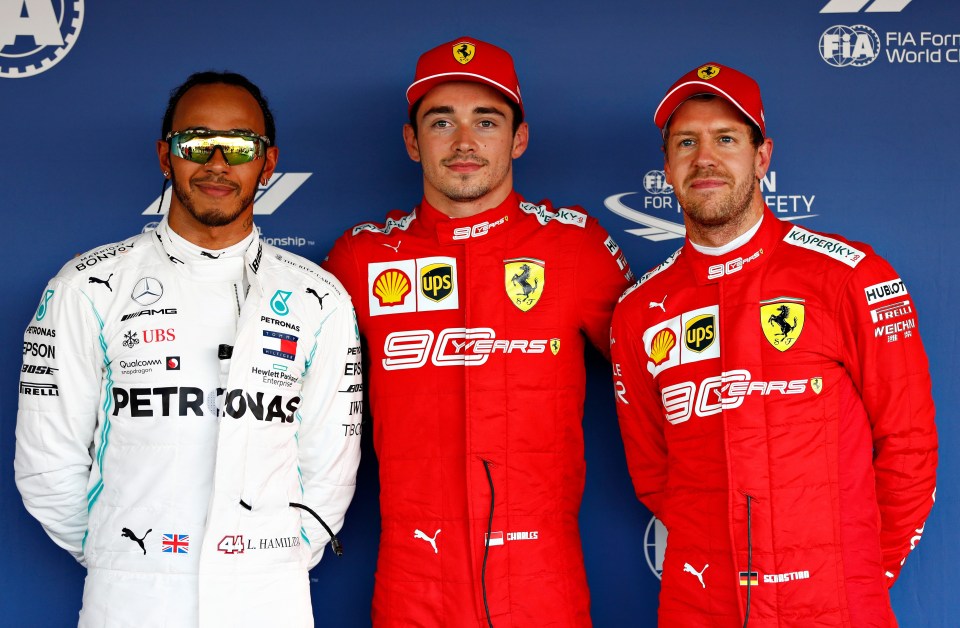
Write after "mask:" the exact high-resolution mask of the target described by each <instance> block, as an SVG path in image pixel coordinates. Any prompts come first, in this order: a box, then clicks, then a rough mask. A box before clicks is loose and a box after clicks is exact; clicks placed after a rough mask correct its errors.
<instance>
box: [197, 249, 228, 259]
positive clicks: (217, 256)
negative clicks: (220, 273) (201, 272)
mask: <svg viewBox="0 0 960 628" xmlns="http://www.w3.org/2000/svg"><path fill="white" fill-rule="evenodd" d="M200 255H203V256H204V257H209V258H210V259H217V258H219V257H220V256H221V255H223V253H222V252H220V253H217V254H216V255H214V254H213V253H207V252H206V251H200Z"/></svg>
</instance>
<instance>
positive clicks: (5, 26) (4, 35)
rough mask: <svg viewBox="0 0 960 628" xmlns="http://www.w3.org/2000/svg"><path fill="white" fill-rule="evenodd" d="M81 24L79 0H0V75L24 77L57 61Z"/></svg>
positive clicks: (51, 65) (46, 68)
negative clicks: (56, 0) (55, 0)
mask: <svg viewBox="0 0 960 628" xmlns="http://www.w3.org/2000/svg"><path fill="white" fill-rule="evenodd" d="M81 26H83V0H66V1H64V0H61V1H60V2H54V1H53V0H0V78H26V77H28V76H34V75H36V74H40V73H41V72H46V71H47V70H49V69H50V68H52V67H53V66H55V65H56V64H57V63H59V62H60V61H61V60H62V59H63V58H64V57H65V56H67V53H69V52H70V49H71V48H73V44H75V43H76V41H77V37H78V36H79V35H80V27H81Z"/></svg>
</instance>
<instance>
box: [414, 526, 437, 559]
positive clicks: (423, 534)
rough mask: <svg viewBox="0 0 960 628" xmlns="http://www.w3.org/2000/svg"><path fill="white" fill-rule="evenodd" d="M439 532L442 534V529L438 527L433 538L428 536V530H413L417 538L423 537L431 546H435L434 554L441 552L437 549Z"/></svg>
mask: <svg viewBox="0 0 960 628" xmlns="http://www.w3.org/2000/svg"><path fill="white" fill-rule="evenodd" d="M438 534H440V530H439V529H437V531H436V532H435V533H434V534H433V538H430V537H429V536H427V533H426V532H421V531H420V530H414V531H413V538H415V539H422V540H424V541H426V542H427V543H429V544H430V546H431V547H433V553H434V554H438V553H439V552H438V551H437V535H438Z"/></svg>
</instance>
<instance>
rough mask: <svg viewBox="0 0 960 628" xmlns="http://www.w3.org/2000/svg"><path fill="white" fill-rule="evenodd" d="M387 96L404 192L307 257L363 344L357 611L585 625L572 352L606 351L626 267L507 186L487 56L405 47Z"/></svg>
mask: <svg viewBox="0 0 960 628" xmlns="http://www.w3.org/2000/svg"><path fill="white" fill-rule="evenodd" d="M407 102H408V103H409V107H408V114H409V116H410V124H408V125H406V126H405V127H404V129H403V131H404V138H405V140H406V147H407V153H408V155H409V156H410V158H411V159H413V160H414V161H416V162H418V163H420V165H421V167H422V169H423V200H422V202H421V203H420V205H419V206H417V207H416V208H415V209H414V210H413V211H412V212H410V213H406V214H404V213H401V212H392V213H390V214H389V215H388V216H387V219H386V221H385V223H383V224H372V223H367V224H361V225H358V226H356V227H354V228H353V229H351V230H350V231H348V232H347V233H346V234H345V235H344V236H343V237H341V238H340V239H339V240H338V241H337V243H336V244H335V245H334V248H333V250H332V251H331V252H330V255H329V258H328V260H327V261H326V263H325V265H326V267H327V268H328V269H330V270H331V271H332V272H333V273H334V274H335V275H336V276H337V277H338V278H339V279H340V280H341V281H343V283H344V286H346V288H347V290H349V291H350V293H351V294H352V295H353V298H354V304H355V305H356V307H357V315H358V318H359V320H360V329H361V331H362V333H363V334H364V336H365V337H366V341H367V350H368V353H369V354H370V355H371V358H370V369H369V372H370V400H371V404H372V415H373V442H374V446H375V448H376V452H377V456H378V458H379V462H380V511H381V515H382V532H381V536H380V553H379V560H378V565H377V575H376V586H375V590H374V599H373V620H374V623H375V624H376V625H377V626H385V625H403V626H408V625H417V626H469V625H472V626H477V625H484V626H486V625H490V624H492V625H495V626H584V625H588V624H589V623H590V600H589V592H588V590H587V581H586V574H585V572H584V566H583V554H582V550H581V547H580V534H579V529H578V525H577V516H578V511H579V508H580V499H581V496H582V493H583V483H584V473H585V468H584V459H583V431H582V428H581V421H582V419H583V402H584V393H585V369H584V354H583V352H584V345H585V343H586V341H589V342H590V343H591V344H593V345H594V346H596V347H597V348H598V349H599V350H600V351H601V352H602V353H604V354H607V353H608V352H609V350H608V337H609V324H610V316H611V313H612V311H613V306H614V304H615V303H616V301H617V298H618V297H619V296H620V294H621V293H622V292H623V290H624V289H625V288H626V287H627V286H628V285H629V281H630V280H631V279H632V275H631V273H630V269H629V267H628V265H627V262H626V260H625V259H624V257H623V254H622V253H621V251H620V250H619V248H618V246H617V245H616V243H614V241H613V240H612V239H611V238H610V237H609V236H608V235H607V233H606V231H604V229H603V228H602V227H601V226H600V224H599V223H598V222H597V220H596V219H595V218H593V217H590V216H588V215H587V214H586V212H584V211H583V210H582V209H581V208H579V207H573V208H566V207H554V206H553V205H552V204H551V203H550V202H549V201H541V202H539V203H530V202H527V201H525V200H524V199H523V197H521V196H520V195H519V194H518V193H517V192H516V191H515V190H514V189H513V171H512V164H513V160H514V159H517V158H519V157H520V156H521V155H522V154H523V152H524V151H525V150H526V147H527V138H528V129H527V123H526V122H525V121H524V120H523V116H524V112H523V103H522V100H521V98H520V88H519V82H518V80H517V75H516V72H515V70H514V65H513V60H512V58H511V57H510V55H509V54H508V53H507V52H506V51H504V50H502V49H500V48H498V47H496V46H493V45H491V44H489V43H486V42H482V41H478V40H476V39H473V38H469V37H465V38H461V39H456V40H454V41H451V42H449V43H446V44H442V45H440V46H438V47H436V48H434V49H432V50H430V51H428V52H426V53H424V54H423V55H422V56H421V57H420V60H419V62H418V63H417V69H416V75H415V78H414V81H413V83H412V84H411V85H410V87H409V89H408V90H407Z"/></svg>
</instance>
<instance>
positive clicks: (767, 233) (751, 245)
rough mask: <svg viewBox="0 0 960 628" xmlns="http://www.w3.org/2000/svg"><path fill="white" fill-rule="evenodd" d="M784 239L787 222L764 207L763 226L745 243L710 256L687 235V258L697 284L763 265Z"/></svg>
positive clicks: (685, 245) (684, 251) (685, 253)
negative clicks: (784, 227)
mask: <svg viewBox="0 0 960 628" xmlns="http://www.w3.org/2000/svg"><path fill="white" fill-rule="evenodd" d="M782 238H783V222H782V221H780V220H778V219H777V217H776V216H774V215H773V212H771V211H770V208H769V207H764V213H763V219H762V220H761V221H760V228H759V229H758V230H757V232H756V234H754V236H753V237H752V238H750V239H749V240H747V241H746V242H745V243H744V244H743V245H741V246H739V247H737V248H735V249H733V250H731V251H728V252H726V253H724V254H722V255H707V254H704V253H701V252H700V251H698V250H697V249H696V248H695V247H694V246H693V243H692V242H691V241H690V238H687V240H686V242H684V244H683V257H684V258H686V259H687V260H689V264H690V265H691V267H692V269H693V273H694V276H695V278H696V281H697V283H698V284H700V285H704V284H708V283H713V282H716V281H720V280H722V279H724V278H726V277H729V276H731V275H737V274H738V273H742V272H750V271H752V270H754V269H756V268H759V267H760V266H761V265H762V264H763V262H764V259H765V258H766V257H767V256H769V254H770V253H771V252H772V251H773V249H774V248H775V247H776V246H777V244H779V243H780V240H781V239H782Z"/></svg>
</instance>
